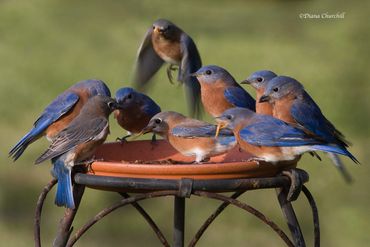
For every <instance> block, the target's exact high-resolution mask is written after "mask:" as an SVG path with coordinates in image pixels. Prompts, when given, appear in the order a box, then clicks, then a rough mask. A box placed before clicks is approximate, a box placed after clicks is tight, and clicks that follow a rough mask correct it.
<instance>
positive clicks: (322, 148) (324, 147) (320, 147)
mask: <svg viewBox="0 0 370 247" xmlns="http://www.w3.org/2000/svg"><path fill="white" fill-rule="evenodd" d="M311 147H312V149H313V150H320V151H323V152H327V153H334V154H341V155H344V156H347V157H349V158H350V159H351V160H353V162H355V163H356V164H360V162H359V161H358V160H357V159H356V157H355V156H353V155H352V154H351V153H350V152H349V151H348V150H347V149H346V148H344V147H340V146H331V145H313V146H311Z"/></svg>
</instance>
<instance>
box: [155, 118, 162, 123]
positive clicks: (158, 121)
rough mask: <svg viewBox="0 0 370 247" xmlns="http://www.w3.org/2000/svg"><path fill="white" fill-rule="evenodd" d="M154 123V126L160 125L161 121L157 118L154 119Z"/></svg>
mask: <svg viewBox="0 0 370 247" xmlns="http://www.w3.org/2000/svg"><path fill="white" fill-rule="evenodd" d="M154 122H155V123H156V124H160V123H162V119H160V118H157V119H155V120H154Z"/></svg>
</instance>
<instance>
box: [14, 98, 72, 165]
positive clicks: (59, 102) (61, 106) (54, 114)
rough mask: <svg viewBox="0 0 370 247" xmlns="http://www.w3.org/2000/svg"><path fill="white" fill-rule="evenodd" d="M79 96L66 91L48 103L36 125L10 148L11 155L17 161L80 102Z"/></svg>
mask: <svg viewBox="0 0 370 247" xmlns="http://www.w3.org/2000/svg"><path fill="white" fill-rule="evenodd" d="M78 100H79V96H78V95H77V94H75V93H72V92H64V93H62V94H61V95H59V96H58V97H57V98H56V99H55V100H54V101H53V102H52V103H51V104H50V105H48V106H47V107H46V108H45V110H44V112H43V113H42V114H41V116H40V117H39V118H38V119H37V120H36V122H35V123H34V127H33V128H32V129H31V130H30V131H29V132H28V133H27V134H26V135H25V136H24V137H23V138H22V139H21V140H20V141H19V142H18V143H17V144H16V145H15V146H14V147H13V148H12V149H11V150H10V152H9V155H10V156H11V157H12V158H13V159H14V161H16V160H17V159H18V158H19V157H20V156H21V155H22V153H23V152H24V150H25V149H26V148H27V147H28V145H29V144H31V143H32V142H34V141H35V140H37V139H38V138H39V137H40V136H41V135H42V134H43V132H44V131H45V130H46V129H47V128H48V127H49V126H50V125H51V124H52V123H54V122H55V121H57V120H58V119H59V118H60V117H61V116H63V115H64V114H66V113H67V112H68V111H69V110H71V108H72V107H73V106H74V105H75V104H76V103H77V102H78Z"/></svg>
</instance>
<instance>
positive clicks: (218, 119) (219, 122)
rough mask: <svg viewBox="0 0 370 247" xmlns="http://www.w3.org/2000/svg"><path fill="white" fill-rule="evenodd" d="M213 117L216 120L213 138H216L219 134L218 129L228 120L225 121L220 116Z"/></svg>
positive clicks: (224, 126)
mask: <svg viewBox="0 0 370 247" xmlns="http://www.w3.org/2000/svg"><path fill="white" fill-rule="evenodd" d="M215 119H216V122H217V128H216V134H215V138H217V137H218V135H219V134H220V130H221V129H223V128H226V127H227V125H228V122H226V121H225V120H224V119H223V118H222V117H215Z"/></svg>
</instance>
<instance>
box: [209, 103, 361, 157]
mask: <svg viewBox="0 0 370 247" xmlns="http://www.w3.org/2000/svg"><path fill="white" fill-rule="evenodd" d="M216 121H217V122H218V128H217V131H216V136H217V133H218V130H219V129H220V128H225V127H228V128H230V129H232V130H233V132H234V135H235V137H236V139H237V141H238V143H239V145H240V147H241V148H242V149H243V150H245V151H247V152H249V153H251V154H252V155H254V156H255V157H254V158H253V160H256V161H264V162H272V163H277V162H286V161H293V162H295V161H298V160H299V158H300V156H301V155H302V154H303V153H305V152H312V151H324V152H330V153H335V154H341V155H345V156H348V157H349V158H351V159H352V160H353V161H354V162H358V161H357V159H356V158H355V157H354V156H353V155H352V154H351V153H350V152H348V150H347V149H346V148H345V147H344V146H342V145H337V144H333V143H330V142H327V141H325V140H323V139H321V138H317V137H315V136H312V135H309V134H307V133H306V132H304V131H303V130H301V129H299V128H295V127H293V126H292V125H290V124H288V123H286V122H284V121H282V120H280V119H277V118H274V117H272V116H269V115H264V114H257V113H255V112H253V111H251V110H249V109H246V108H240V107H237V108H232V109H229V110H226V111H225V112H224V113H223V114H222V115H221V116H220V117H218V118H216Z"/></svg>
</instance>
